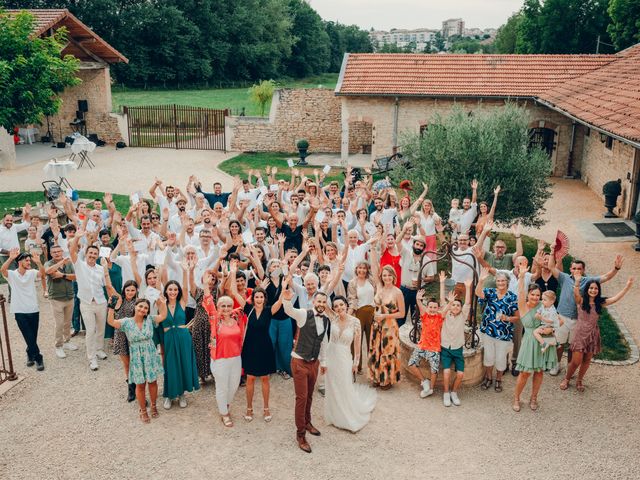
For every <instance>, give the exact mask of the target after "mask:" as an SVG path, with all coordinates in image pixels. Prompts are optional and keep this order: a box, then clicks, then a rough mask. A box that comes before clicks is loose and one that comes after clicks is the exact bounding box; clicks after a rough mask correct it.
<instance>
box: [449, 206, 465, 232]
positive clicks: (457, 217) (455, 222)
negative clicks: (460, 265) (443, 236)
mask: <svg viewBox="0 0 640 480" xmlns="http://www.w3.org/2000/svg"><path fill="white" fill-rule="evenodd" d="M459 207H460V199H459V198H452V199H451V210H449V226H450V227H451V238H452V239H453V240H455V239H456V238H458V234H459V233H460V222H461V221H462V214H463V213H464V210H462V209H461V208H459Z"/></svg>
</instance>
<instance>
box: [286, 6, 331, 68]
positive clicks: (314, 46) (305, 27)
mask: <svg viewBox="0 0 640 480" xmlns="http://www.w3.org/2000/svg"><path fill="white" fill-rule="evenodd" d="M289 11H290V13H291V16H292V19H293V26H292V30H291V32H292V34H293V36H294V38H295V40H294V44H293V47H292V49H291V56H290V57H289V58H288V61H287V73H288V74H289V75H290V76H292V77H297V78H300V77H308V76H311V75H318V74H320V73H324V72H326V71H328V69H329V65H330V60H331V59H330V48H329V35H327V32H326V31H325V29H324V24H323V22H322V18H321V17H320V15H318V12H316V11H315V10H314V9H313V8H311V5H309V4H308V3H307V2H306V1H304V0H289Z"/></svg>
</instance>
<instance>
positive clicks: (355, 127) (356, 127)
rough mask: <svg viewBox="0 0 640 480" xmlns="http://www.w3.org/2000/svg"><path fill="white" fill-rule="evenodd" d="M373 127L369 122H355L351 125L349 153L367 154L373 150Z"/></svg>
mask: <svg viewBox="0 0 640 480" xmlns="http://www.w3.org/2000/svg"><path fill="white" fill-rule="evenodd" d="M372 135H373V125H372V124H370V123H369V122H362V121H355V122H351V123H350V124H349V153H350V154H353V153H365V152H364V151H363V150H364V149H365V148H371V142H372Z"/></svg>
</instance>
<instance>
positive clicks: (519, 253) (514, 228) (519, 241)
mask: <svg viewBox="0 0 640 480" xmlns="http://www.w3.org/2000/svg"><path fill="white" fill-rule="evenodd" d="M511 231H512V232H513V236H514V237H515V239H516V251H515V252H513V258H518V257H521V256H522V254H523V252H524V247H523V246H522V235H521V233H520V222H517V223H516V224H514V225H512V227H511Z"/></svg>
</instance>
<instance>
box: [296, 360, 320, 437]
mask: <svg viewBox="0 0 640 480" xmlns="http://www.w3.org/2000/svg"><path fill="white" fill-rule="evenodd" d="M319 365H320V362H319V361H318V360H314V361H312V362H307V361H306V360H301V359H299V358H292V359H291V373H292V375H293V388H294V390H295V392H296V434H297V436H298V438H301V437H302V438H304V436H305V432H306V428H307V425H309V424H310V423H311V401H312V399H313V390H314V387H315V384H316V379H317V378H318V367H319Z"/></svg>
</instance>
